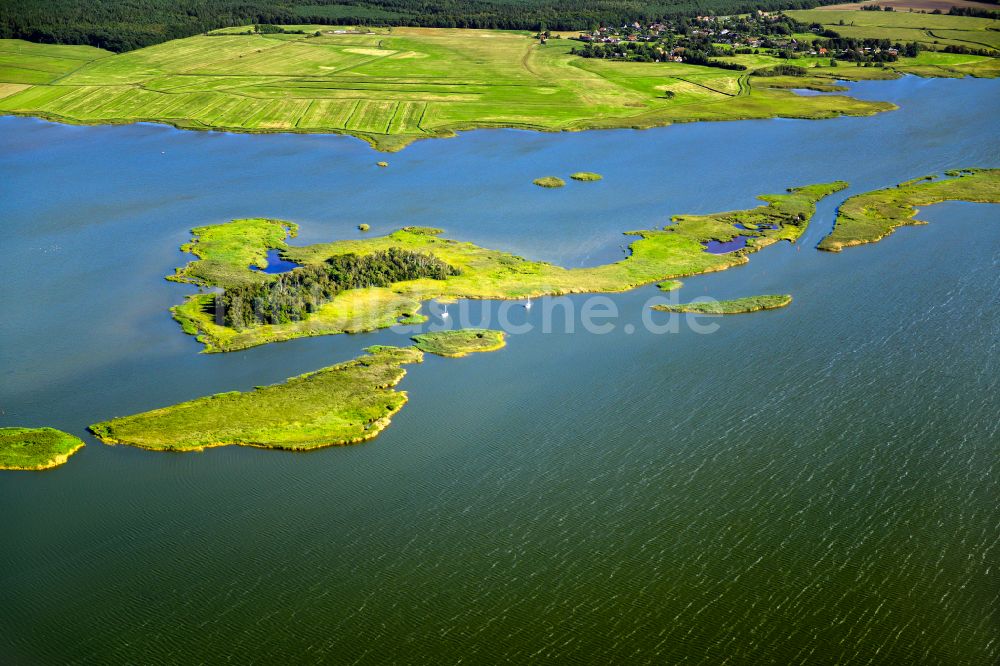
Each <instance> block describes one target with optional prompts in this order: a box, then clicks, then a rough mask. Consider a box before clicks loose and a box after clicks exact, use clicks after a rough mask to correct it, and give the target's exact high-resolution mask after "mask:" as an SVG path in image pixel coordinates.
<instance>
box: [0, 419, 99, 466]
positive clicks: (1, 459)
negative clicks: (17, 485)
mask: <svg viewBox="0 0 1000 666" xmlns="http://www.w3.org/2000/svg"><path fill="white" fill-rule="evenodd" d="M82 448H83V442H82V441H81V440H80V439H79V438H77V437H74V436H73V435H70V434H68V433H65V432H63V431H62V430H56V429H55V428H0V470H2V469H7V470H42V469H51V468H52V467H58V466H59V465H62V464H63V463H65V462H66V461H67V460H69V457H70V456H71V455H73V454H74V453H76V452H77V451H79V450H80V449H82Z"/></svg>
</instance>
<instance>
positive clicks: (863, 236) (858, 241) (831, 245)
mask: <svg viewBox="0 0 1000 666" xmlns="http://www.w3.org/2000/svg"><path fill="white" fill-rule="evenodd" d="M946 175H947V176H950V177H949V178H947V179H939V178H938V177H936V176H925V177H924V178H917V179H915V180H911V181H908V182H906V183H900V184H899V185H896V186H895V187H887V188H886V189H884V190H875V191H874V192H865V193H864V194H858V195H855V196H853V197H851V198H850V199H848V200H847V201H845V202H844V203H843V204H841V206H840V209H839V210H838V211H837V220H836V222H835V223H834V227H833V231H832V232H831V233H830V234H829V235H828V236H827V237H826V238H824V239H823V240H822V241H820V243H819V245H818V246H817V247H818V248H819V249H820V250H827V251H829V252H840V251H841V250H842V249H843V248H845V247H850V246H852V245H863V244H865V243H874V242H876V241H879V240H881V239H883V238H885V237H886V236H888V235H889V234H891V233H892V232H893V231H895V230H896V229H897V228H898V227H902V226H905V225H909V224H925V223H924V222H922V221H920V220H917V219H914V216H915V215H916V214H917V206H927V205H930V204H934V203H939V202H941V201H974V202H979V203H1000V169H964V170H961V171H949V172H947V174H946Z"/></svg>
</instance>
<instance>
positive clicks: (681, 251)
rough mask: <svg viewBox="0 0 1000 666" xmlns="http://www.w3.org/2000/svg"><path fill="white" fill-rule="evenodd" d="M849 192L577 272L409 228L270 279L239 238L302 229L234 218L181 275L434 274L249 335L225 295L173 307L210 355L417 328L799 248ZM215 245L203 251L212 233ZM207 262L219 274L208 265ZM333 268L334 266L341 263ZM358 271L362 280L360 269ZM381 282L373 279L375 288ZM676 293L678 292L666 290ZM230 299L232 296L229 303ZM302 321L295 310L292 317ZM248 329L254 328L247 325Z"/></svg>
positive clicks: (340, 248)
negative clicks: (387, 263)
mask: <svg viewBox="0 0 1000 666" xmlns="http://www.w3.org/2000/svg"><path fill="white" fill-rule="evenodd" d="M846 186H847V184H846V183H844V182H842V181H837V182H833V183H823V184H816V185H806V186H803V187H797V188H791V189H790V190H789V191H788V192H787V193H785V194H771V195H763V196H761V197H759V198H760V199H762V200H763V201H764V202H765V205H762V206H757V207H756V208H750V209H746V210H737V211H728V212H723V213H714V214H711V215H679V216H675V217H674V218H673V222H672V223H671V224H669V225H667V226H666V227H663V228H661V229H649V230H645V231H633V232H628V234H627V235H629V236H632V237H634V238H635V240H634V241H633V242H632V244H631V246H630V254H629V256H628V257H626V258H625V259H623V260H621V261H618V262H614V263H610V264H604V265H601V266H593V267H587V268H573V269H567V268H563V267H560V266H555V265H553V264H549V263H546V262H540V261H531V260H528V259H524V258H523V257H518V256H516V255H512V254H510V253H507V252H502V251H498V250H490V249H486V248H482V247H479V246H476V245H473V244H472V243H465V242H460V241H457V240H451V239H447V238H443V237H441V234H442V231H441V230H440V229H430V228H424V227H405V228H403V229H400V230H398V231H395V232H393V233H391V234H388V235H386V236H373V237H366V238H359V239H354V240H340V241H335V242H332V243H319V244H316V245H309V246H305V247H292V246H287V245H286V246H285V248H284V249H283V250H282V256H283V257H285V258H286V259H288V260H289V261H293V262H295V263H297V264H300V265H301V266H302V268H297V269H294V270H293V271H289V272H288V273H283V274H280V276H276V275H267V274H263V273H256V272H253V271H251V270H250V269H249V268H248V267H247V263H246V257H247V256H258V255H259V254H260V253H262V252H263V249H262V248H261V247H260V246H256V247H252V248H244V249H243V250H242V251H239V252H236V251H234V250H233V248H232V247H231V245H232V244H231V243H229V242H222V240H221V239H223V238H226V237H227V236H230V235H231V236H232V239H233V242H235V243H241V242H249V243H268V244H276V243H279V242H281V241H278V240H276V239H275V238H274V237H273V236H272V235H271V234H272V233H273V231H274V230H275V229H279V230H280V229H283V228H287V229H294V228H295V226H294V225H292V224H291V223H288V222H281V221H277V220H264V219H261V218H253V219H248V220H234V221H232V222H228V223H225V224H220V225H215V226H213V227H202V228H200V229H196V230H195V231H194V233H195V236H194V238H193V239H192V241H191V242H190V243H189V244H188V245H186V246H185V247H186V248H188V249H190V250H191V251H193V252H194V253H195V254H196V256H198V257H199V259H198V260H197V261H193V262H191V263H189V264H188V265H187V266H185V267H184V268H182V269H180V270H179V271H178V274H177V275H175V276H173V279H181V280H184V281H189V282H193V283H195V284H198V285H199V286H202V287H209V288H213V287H215V288H221V289H223V290H230V289H234V288H235V289H247V288H250V287H254V286H255V285H262V284H266V283H265V282H264V281H276V280H283V281H284V282H283V283H285V282H290V281H291V280H292V279H293V277H294V276H292V275H291V274H294V273H296V271H304V270H316V269H317V267H324V266H334V267H335V268H338V270H340V269H341V268H342V267H344V266H360V265H367V264H365V262H364V259H365V258H366V257H371V256H372V255H375V254H377V253H382V255H383V256H385V255H386V253H390V254H393V253H394V254H393V256H399V257H402V258H404V259H406V260H407V261H408V262H409V263H411V264H414V265H416V264H420V265H421V266H426V267H427V268H428V269H429V270H431V272H430V273H426V275H428V277H420V278H417V279H410V280H405V281H400V282H395V283H391V284H387V285H385V286H369V287H360V288H350V289H344V290H343V291H340V292H339V293H336V294H334V295H332V296H331V297H329V298H327V299H323V300H322V301H317V300H312V299H311V294H310V293H305V292H296V293H292V294H289V293H287V292H286V293H284V294H283V296H282V298H284V299H286V300H287V299H289V298H292V299H293V300H295V301H296V302H298V303H301V304H302V307H303V309H302V310H301V312H302V314H301V316H292V317H289V316H287V310H282V312H281V313H280V314H278V315H277V316H275V315H274V313H270V314H269V313H260V314H261V316H260V317H259V318H258V320H257V322H256V324H255V325H252V326H241V327H239V328H236V327H233V326H229V325H227V324H226V320H225V317H221V318H220V316H219V312H218V311H217V309H216V308H217V304H218V303H219V302H220V297H219V296H218V295H216V294H209V293H200V294H194V295H191V296H189V297H188V299H187V301H186V302H185V303H183V304H182V305H178V306H176V307H174V308H173V310H172V312H173V314H174V318H175V319H177V320H178V321H179V322H180V323H181V325H182V326H183V328H184V331H185V332H187V333H190V334H193V335H196V336H198V340H199V341H200V342H202V343H203V344H204V345H205V350H204V351H206V352H224V351H233V350H237V349H245V348H247V347H252V346H255V345H260V344H266V343H269V342H276V341H280V340H288V339H291V338H297V337H304V336H312V335H330V334H336V333H345V332H347V333H356V332H362V331H370V330H374V329H377V328H385V327H389V326H392V325H394V324H396V323H412V322H414V321H419V310H420V308H421V303H422V302H424V301H427V300H430V299H434V298H451V299H457V298H487V299H522V298H532V297H536V296H546V295H561V294H570V293H611V292H620V291H626V290H629V289H633V288H635V287H638V286H642V285H645V284H650V283H654V282H655V283H662V282H665V281H669V280H672V279H674V278H678V277H682V276H686V275H695V274H699V273H707V272H711V271H719V270H724V269H726V268H729V267H731V266H736V265H739V264H743V263H746V262H747V261H748V255H749V254H751V253H753V252H756V251H757V250H760V249H761V248H764V247H767V246H768V245H770V244H772V243H776V242H778V241H783V240H784V241H790V242H794V241H795V240H796V239H797V238H798V237H799V236H800V235H801V234H802V232H803V231H804V230H805V228H806V226H807V225H808V223H809V220H810V219H811V218H812V216H813V213H814V212H815V204H816V202H817V201H819V200H820V199H822V198H823V197H825V196H827V195H829V194H832V193H834V192H837V191H839V190H842V189H843V188H845V187H846ZM206 230H209V231H208V232H207V236H208V237H209V238H210V239H211V240H212V243H211V244H210V245H208V246H203V245H202V242H201V238H202V235H203V234H205V233H206ZM737 236H742V237H744V238H746V247H744V248H741V249H739V250H736V251H734V252H728V253H726V254H713V253H710V252H706V244H707V243H708V242H709V241H712V240H716V241H728V240H732V239H734V238H736V237H737ZM202 262H207V264H208V267H209V268H210V270H206V269H205V268H204V267H202V266H201V265H200V264H201V263H202ZM331 262H332V263H331ZM352 274H353V273H352ZM370 284H371V283H370ZM668 286H669V285H668ZM222 300H223V301H224V300H225V298H224V297H223V298H222ZM293 314H294V313H293ZM244 321H245V320H244Z"/></svg>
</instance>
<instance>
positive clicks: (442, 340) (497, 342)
mask: <svg viewBox="0 0 1000 666" xmlns="http://www.w3.org/2000/svg"><path fill="white" fill-rule="evenodd" d="M413 341H414V342H415V343H417V344H416V346H417V349H419V350H421V351H425V352H427V353H429V354H437V355H438V356H447V357H450V358H459V357H462V356H467V355H469V354H472V353H475V352H489V351H496V350H497V349H502V348H503V347H504V345H506V344H507V342H506V340H505V339H504V334H503V332H501V331H493V330H490V329H485V328H463V329H459V330H455V331H433V332H431V333H422V334H420V335H415V336H413Z"/></svg>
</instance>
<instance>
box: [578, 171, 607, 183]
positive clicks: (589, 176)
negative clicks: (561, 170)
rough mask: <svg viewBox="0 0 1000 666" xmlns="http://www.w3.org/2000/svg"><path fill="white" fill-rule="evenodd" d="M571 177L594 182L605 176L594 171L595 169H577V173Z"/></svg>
mask: <svg viewBox="0 0 1000 666" xmlns="http://www.w3.org/2000/svg"><path fill="white" fill-rule="evenodd" d="M570 178H572V179H573V180H579V181H583V182H585V183H587V182H594V181H595V180H601V179H602V178H604V176H602V175H601V174H599V173H594V172H593V171H577V172H576V173H574V174H572V175H571V176H570Z"/></svg>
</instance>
